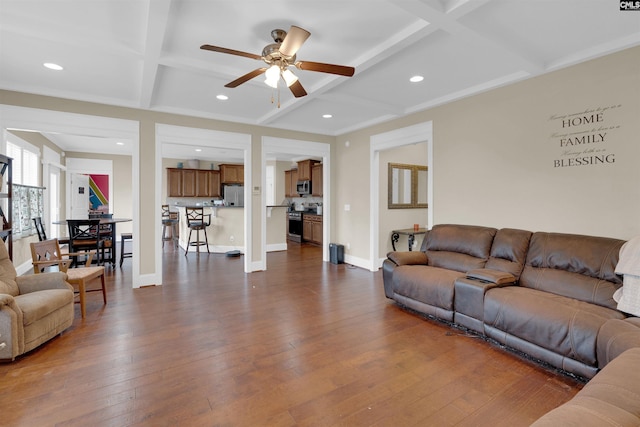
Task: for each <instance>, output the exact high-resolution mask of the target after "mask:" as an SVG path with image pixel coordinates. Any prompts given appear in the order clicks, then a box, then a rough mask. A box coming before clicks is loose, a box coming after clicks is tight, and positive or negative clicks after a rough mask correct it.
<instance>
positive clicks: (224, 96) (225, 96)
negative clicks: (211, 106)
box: [216, 94, 229, 101]
mask: <svg viewBox="0 0 640 427" xmlns="http://www.w3.org/2000/svg"><path fill="white" fill-rule="evenodd" d="M216 98H218V99H219V100H220V101H226V100H227V99H229V97H228V96H227V95H222V94H220V95H218V96H216Z"/></svg>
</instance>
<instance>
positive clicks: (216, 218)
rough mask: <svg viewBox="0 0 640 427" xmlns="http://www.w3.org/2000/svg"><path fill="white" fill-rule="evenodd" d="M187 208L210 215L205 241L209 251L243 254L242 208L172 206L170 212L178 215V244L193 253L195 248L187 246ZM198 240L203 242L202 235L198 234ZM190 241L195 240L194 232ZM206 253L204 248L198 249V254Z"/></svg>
mask: <svg viewBox="0 0 640 427" xmlns="http://www.w3.org/2000/svg"><path fill="white" fill-rule="evenodd" d="M187 207H197V208H200V207H202V208H203V209H204V214H205V220H206V215H209V214H211V224H210V225H209V226H208V227H207V240H208V242H209V251H210V252H214V253H225V252H228V251H234V250H239V251H240V252H242V253H244V250H245V248H244V208H243V207H234V206H202V205H194V206H185V205H173V206H172V207H171V208H172V210H176V211H178V213H179V223H178V224H179V234H180V238H179V239H178V243H179V245H180V247H181V248H182V249H185V250H186V248H189V251H190V252H195V247H189V246H188V239H189V226H188V225H187V215H186V210H187ZM200 239H201V240H204V235H203V233H202V232H201V233H200ZM191 240H192V241H194V240H195V232H194V233H192V236H191ZM203 251H204V252H206V249H205V248H200V252H203Z"/></svg>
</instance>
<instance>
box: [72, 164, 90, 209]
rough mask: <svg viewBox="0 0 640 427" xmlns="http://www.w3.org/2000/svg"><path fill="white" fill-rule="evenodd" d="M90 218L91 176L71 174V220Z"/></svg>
mask: <svg viewBox="0 0 640 427" xmlns="http://www.w3.org/2000/svg"><path fill="white" fill-rule="evenodd" d="M88 217H89V175H83V174H80V173H74V174H71V218H72V219H82V218H88Z"/></svg>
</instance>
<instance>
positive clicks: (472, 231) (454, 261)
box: [422, 224, 497, 273]
mask: <svg viewBox="0 0 640 427" xmlns="http://www.w3.org/2000/svg"><path fill="white" fill-rule="evenodd" d="M496 232H497V230H496V229H495V228H490V227H480V226H475V225H452V224H440V225H435V226H433V228H432V229H431V230H430V231H429V232H428V233H427V236H426V237H425V239H424V244H423V245H422V248H423V250H424V252H425V253H426V254H427V258H428V260H429V265H430V266H433V267H440V268H445V269H448V270H455V271H459V272H462V273H466V272H467V271H469V270H473V269H476V268H483V267H484V266H485V264H486V262H487V260H488V259H489V252H490V250H491V243H492V242H493V238H494V236H495V235H496Z"/></svg>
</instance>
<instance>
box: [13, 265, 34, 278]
mask: <svg viewBox="0 0 640 427" xmlns="http://www.w3.org/2000/svg"><path fill="white" fill-rule="evenodd" d="M29 271H33V264H32V263H31V261H26V262H24V263H22V264H20V265H19V266H17V267H16V273H17V274H18V276H22V275H23V274H25V273H28V272H29Z"/></svg>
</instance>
